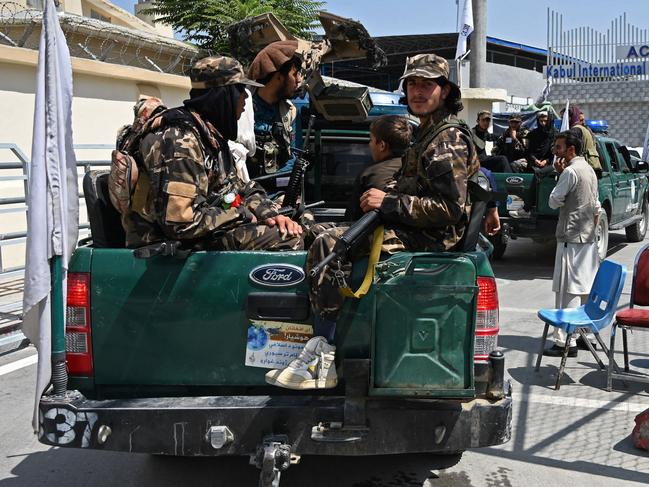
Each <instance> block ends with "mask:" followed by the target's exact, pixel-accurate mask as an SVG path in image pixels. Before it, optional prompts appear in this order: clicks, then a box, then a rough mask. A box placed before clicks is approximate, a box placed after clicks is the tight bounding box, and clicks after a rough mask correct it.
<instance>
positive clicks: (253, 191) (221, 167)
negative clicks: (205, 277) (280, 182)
mask: <svg viewBox="0 0 649 487" xmlns="http://www.w3.org/2000/svg"><path fill="white" fill-rule="evenodd" d="M150 124H151V125H150V126H149V127H147V129H146V130H148V132H149V133H148V134H147V135H145V136H144V137H143V138H142V140H141V141H140V144H139V150H138V153H137V154H136V160H138V165H140V167H141V169H140V175H139V178H138V181H137V185H136V187H135V190H134V194H133V196H132V211H131V213H130V214H129V215H128V217H127V218H126V219H125V220H124V226H125V230H126V245H127V246H128V247H138V246H142V245H146V244H149V243H152V242H157V241H161V240H165V239H171V240H183V241H194V243H199V242H200V243H201V244H202V245H203V246H204V247H209V242H210V240H212V239H213V238H214V237H215V236H217V234H218V233H219V232H224V231H227V230H229V229H232V228H234V227H236V226H238V225H241V224H243V223H250V222H251V221H252V215H255V217H256V218H257V220H258V221H262V220H264V219H266V218H270V217H272V216H275V215H276V214H277V211H276V207H275V205H274V204H273V203H272V201H271V200H270V199H268V198H267V196H266V193H265V191H264V190H263V188H262V187H261V186H259V185H257V184H256V183H254V182H250V183H247V184H246V183H243V182H242V181H241V180H240V179H239V178H238V177H237V175H236V170H235V167H234V164H233V163H232V162H231V156H230V153H229V149H228V145H227V143H226V142H225V141H223V139H222V138H221V137H220V136H219V135H218V132H217V131H216V129H215V128H214V127H213V126H211V125H210V124H209V123H206V122H204V121H203V120H202V119H201V118H200V117H199V116H198V114H196V113H195V112H193V111H189V110H187V109H185V108H174V109H171V110H167V111H166V112H163V113H162V114H160V115H159V116H157V117H155V118H153V119H152V120H151V121H150ZM229 193H232V196H234V195H237V194H238V195H240V197H241V201H242V204H241V205H240V206H238V207H229V205H228V204H226V203H225V201H224V197H225V196H226V195H228V194H229Z"/></svg>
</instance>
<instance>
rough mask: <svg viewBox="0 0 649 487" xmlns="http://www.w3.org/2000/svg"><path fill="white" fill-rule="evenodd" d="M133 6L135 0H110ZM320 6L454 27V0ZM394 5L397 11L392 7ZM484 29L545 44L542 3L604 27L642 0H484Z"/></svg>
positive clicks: (379, 28)
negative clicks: (568, 0) (485, 7)
mask: <svg viewBox="0 0 649 487" xmlns="http://www.w3.org/2000/svg"><path fill="white" fill-rule="evenodd" d="M112 1H113V3H115V4H116V5H119V6H120V7H122V8H124V9H126V10H128V11H129V12H133V4H134V3H136V2H135V0H112ZM326 3H327V5H326V7H325V10H328V11H330V12H332V13H335V14H337V15H341V16H343V17H351V18H354V19H358V20H360V21H361V22H362V23H363V25H365V27H366V28H367V30H368V31H369V32H370V34H371V35H374V36H385V35H399V34H431V33H439V32H455V31H456V27H455V26H456V6H455V0H396V1H395V0H330V1H328V2H326ZM395 5H398V6H399V11H395V10H394V8H395ZM487 5H488V12H487V13H488V19H487V34H488V35H490V36H493V37H499V38H501V39H506V40H508V41H513V42H520V43H523V44H528V45H531V46H535V47H541V48H545V47H546V44H547V42H546V38H547V32H546V19H547V8H548V7H550V8H551V9H553V10H556V11H557V12H560V13H562V14H563V16H564V17H563V26H564V29H566V28H572V27H582V26H585V25H589V26H591V27H594V28H596V29H598V30H600V31H603V32H605V31H606V28H607V27H608V26H609V24H610V22H611V20H613V18H615V17H617V16H618V15H620V14H622V13H624V12H626V13H627V19H629V20H630V21H631V23H633V24H635V25H636V26H637V27H640V28H642V29H648V28H649V1H647V0H617V1H611V0H590V1H588V0H586V1H584V0H573V1H570V2H566V1H565V0H518V1H512V0H488V2H487Z"/></svg>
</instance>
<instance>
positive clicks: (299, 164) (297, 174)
mask: <svg viewBox="0 0 649 487" xmlns="http://www.w3.org/2000/svg"><path fill="white" fill-rule="evenodd" d="M314 122H315V115H311V116H310V117H309V125H308V127H307V129H306V134H305V136H304V141H305V142H304V146H305V147H308V144H309V140H310V138H311V131H312V130H313V124H314ZM291 150H292V151H293V152H294V153H295V154H296V155H297V157H296V159H295V163H294V164H293V170H292V171H291V175H290V177H289V180H288V186H287V187H286V192H285V194H284V202H283V203H282V207H284V208H291V207H293V208H294V207H295V206H296V204H297V199H298V198H301V200H302V201H304V177H305V175H306V170H307V169H308V167H309V164H310V162H309V158H310V157H311V153H310V151H309V150H308V149H307V150H301V149H297V148H292V149H291ZM285 176H286V173H283V172H279V173H277V172H276V173H272V174H266V175H264V176H259V177H256V178H254V179H253V181H256V182H261V181H267V180H269V179H276V178H279V177H285Z"/></svg>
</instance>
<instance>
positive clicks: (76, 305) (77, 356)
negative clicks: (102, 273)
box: [65, 272, 93, 376]
mask: <svg viewBox="0 0 649 487" xmlns="http://www.w3.org/2000/svg"><path fill="white" fill-rule="evenodd" d="M65 353H66V361H67V365H68V374H70V375H81V376H89V375H92V374H93V368H92V340H91V335H90V274H86V273H75V272H71V273H69V274H68V297H67V307H66V310H65Z"/></svg>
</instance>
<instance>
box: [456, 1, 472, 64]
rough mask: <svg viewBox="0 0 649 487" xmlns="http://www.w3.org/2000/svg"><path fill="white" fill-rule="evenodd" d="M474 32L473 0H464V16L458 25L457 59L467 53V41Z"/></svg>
mask: <svg viewBox="0 0 649 487" xmlns="http://www.w3.org/2000/svg"><path fill="white" fill-rule="evenodd" d="M471 32H473V5H472V4H471V0H464V5H463V6H462V18H461V19H460V25H458V34H457V49H456V50H455V59H459V58H460V57H462V56H463V55H464V54H465V53H466V41H467V39H468V38H469V36H470V35H471Z"/></svg>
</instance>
